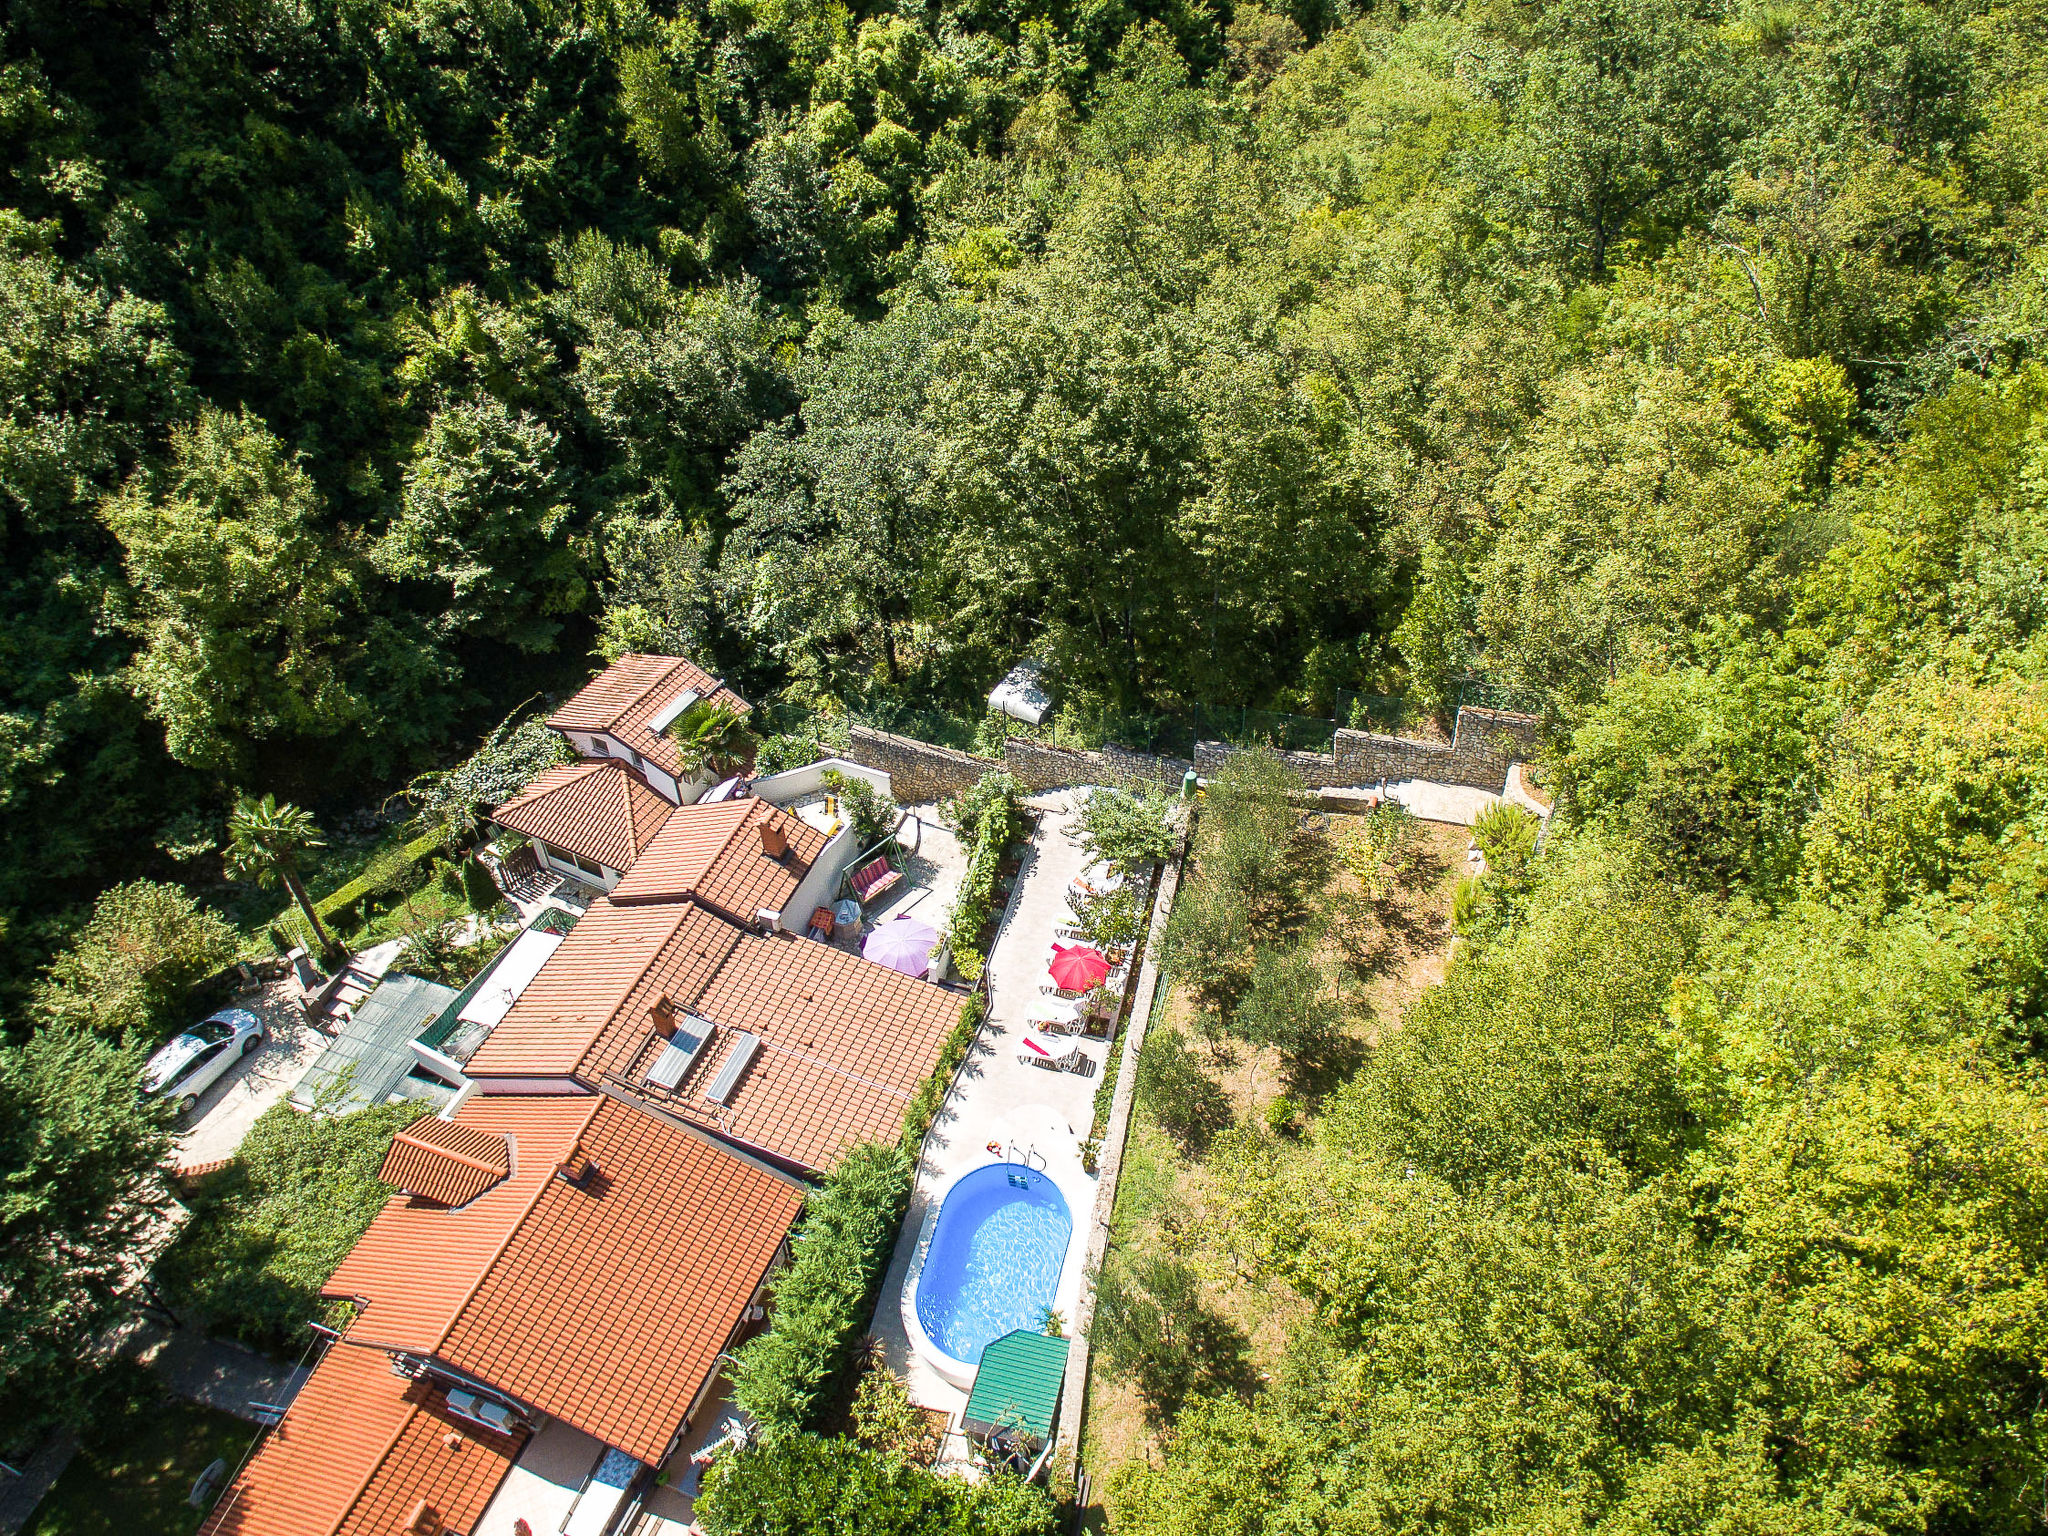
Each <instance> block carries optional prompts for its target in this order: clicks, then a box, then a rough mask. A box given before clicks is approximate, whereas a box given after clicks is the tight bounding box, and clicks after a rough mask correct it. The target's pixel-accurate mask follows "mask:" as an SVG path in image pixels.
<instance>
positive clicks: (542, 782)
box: [491, 759, 675, 870]
mask: <svg viewBox="0 0 2048 1536" xmlns="http://www.w3.org/2000/svg"><path fill="white" fill-rule="evenodd" d="M673 810H675V807H674V806H673V805H671V804H670V803H669V802H668V801H667V800H666V799H664V798H663V797H662V796H660V795H658V794H656V793H655V792H654V791H653V790H651V789H649V788H648V787H647V785H646V784H645V783H644V782H642V780H641V778H640V776H639V775H638V774H637V773H634V772H633V771H632V770H631V769H630V768H628V767H626V765H625V764H624V763H619V762H614V761H611V760H609V759H608V760H606V761H603V762H583V763H563V764H561V765H560V766H559V767H555V768H550V769H547V770H546V771H545V772H543V773H541V774H539V775H538V776H536V777H535V779H534V781H533V782H532V783H531V784H529V785H527V786H526V788H525V789H523V790H521V791H520V792H519V793H518V794H516V795H514V796H513V797H512V798H511V799H510V800H507V801H506V802H505V803H504V804H503V805H501V806H499V807H498V808H497V809H496V810H495V811H493V812H492V813H491V820H493V821H495V822H496V823H497V824H498V825H499V826H501V827H509V828H511V829H512V830H513V831H514V832H524V833H525V834H526V835H527V836H528V837H537V838H539V839H540V840H541V841H542V842H544V843H549V844H552V845H553V846H554V847H556V848H561V849H564V850H566V851H567V852H570V853H577V854H581V855H582V856H583V857H584V858H586V859H590V860H592V861H594V862H596V863H599V864H602V865H604V866H605V867H606V868H608V869H618V870H625V869H631V868H632V867H633V861H634V860H635V859H636V858H638V857H639V855H640V851H641V850H642V849H643V848H645V847H646V846H647V845H648V843H649V842H651V841H652V840H653V838H654V836H655V834H656V833H658V832H659V831H660V830H661V827H662V823H664V822H665V821H667V820H668V818H669V814H670V812H672V811H673Z"/></svg>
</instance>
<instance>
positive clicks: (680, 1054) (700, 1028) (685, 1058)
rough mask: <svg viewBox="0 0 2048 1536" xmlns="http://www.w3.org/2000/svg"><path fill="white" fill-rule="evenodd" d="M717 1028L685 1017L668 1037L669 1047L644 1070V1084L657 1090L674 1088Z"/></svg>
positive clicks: (707, 1022)
mask: <svg viewBox="0 0 2048 1536" xmlns="http://www.w3.org/2000/svg"><path fill="white" fill-rule="evenodd" d="M715 1027H716V1026H714V1025H713V1024H712V1022H711V1021H710V1020H709V1019H700V1018H698V1017H697V1016H696V1015H695V1014H693V1013H692V1014H685V1015H684V1016H683V1022H682V1024H681V1025H680V1026H678V1028H677V1029H676V1032H675V1033H674V1034H672V1035H670V1036H669V1037H668V1044H667V1045H665V1046H663V1047H662V1051H661V1054H660V1055H659V1056H657V1057H655V1059H654V1065H653V1066H651V1067H649V1068H648V1069H647V1081H648V1082H650V1083H652V1084H654V1086H655V1087H657V1088H670V1089H672V1088H674V1087H675V1085H676V1084H677V1083H680V1082H681V1081H682V1080H683V1078H684V1076H685V1074H687V1073H688V1072H689V1070H690V1063H691V1062H693V1061H695V1060H696V1059H697V1053H698V1052H699V1051H701V1050H703V1049H704V1044H705V1042H706V1041H708V1040H709V1039H710V1038H711V1034H712V1031H713V1029H714V1028H715Z"/></svg>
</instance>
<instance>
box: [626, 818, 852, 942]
mask: <svg viewBox="0 0 2048 1536" xmlns="http://www.w3.org/2000/svg"><path fill="white" fill-rule="evenodd" d="M764 828H766V829H768V831H769V832H770V834H771V835H772V834H775V833H779V834H780V835H781V839H782V843H783V847H784V852H783V853H782V855H781V857H779V858H770V857H769V855H768V852H767V848H766V846H765V845H764V844H763V842H762V834H763V829H764ZM825 843H826V838H825V834H824V833H822V832H820V831H818V830H817V829H816V828H814V827H809V826H806V825H805V824H804V823H803V822H801V821H799V820H798V819H797V818H796V817H794V816H792V815H790V814H789V813H788V812H787V811H784V810H781V809H778V808H777V807H775V806H772V805H770V804H769V803H768V802H767V801H765V800H752V799H740V800H723V801H720V802H719V803H717V804H715V805H686V806H683V807H681V808H680V809H679V810H677V812H676V813H675V814H674V815H673V816H671V817H669V819H668V821H667V823H666V824H665V825H664V826H663V827H662V829H661V831H660V832H658V833H656V834H655V837H654V841H653V842H651V843H649V844H648V845H647V847H646V848H644V849H642V850H641V853H640V859H639V862H638V863H636V864H635V865H634V866H633V871H632V873H631V874H629V875H627V876H626V878H625V879H623V880H621V881H620V882H619V883H618V885H617V887H616V888H614V889H613V891H612V900H613V901H615V902H617V903H619V904H620V905H622V906H624V905H629V904H632V903H636V902H648V901H684V900H687V899H689V898H691V897H695V898H696V899H697V900H698V901H700V902H702V903H704V905H706V906H708V907H711V908H713V909H714V910H716V911H718V912H719V913H721V914H722V915H724V916H726V917H729V918H731V919H732V920H733V921H734V922H736V923H751V922H752V921H753V920H754V914H755V913H756V912H760V911H763V910H766V911H772V912H780V911H781V910H782V909H783V907H784V906H785V905H786V904H787V903H788V901H789V899H790V898H791V897H792V896H794V895H795V894H796V889H797V887H798V886H799V885H800V884H802V883H803V878H804V876H805V875H807V874H809V873H810V872H811V866H812V865H813V864H814V863H816V862H817V859H818V855H820V854H821V853H823V852H824V851H825ZM804 915H805V916H808V915H809V914H808V913H806V914H804Z"/></svg>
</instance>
